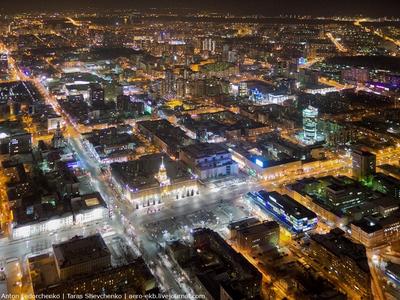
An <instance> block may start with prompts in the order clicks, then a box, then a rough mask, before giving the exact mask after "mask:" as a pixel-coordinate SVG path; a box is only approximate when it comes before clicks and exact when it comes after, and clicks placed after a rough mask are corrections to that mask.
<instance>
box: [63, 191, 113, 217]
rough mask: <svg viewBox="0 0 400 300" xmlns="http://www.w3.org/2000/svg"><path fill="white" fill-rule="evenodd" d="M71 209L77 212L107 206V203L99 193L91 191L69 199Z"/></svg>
mask: <svg viewBox="0 0 400 300" xmlns="http://www.w3.org/2000/svg"><path fill="white" fill-rule="evenodd" d="M71 206H72V211H73V212H74V213H77V212H79V211H83V210H89V209H94V208H97V207H104V208H107V204H106V202H105V201H104V199H103V198H102V197H101V195H100V193H92V194H87V195H83V196H80V197H78V198H73V199H71Z"/></svg>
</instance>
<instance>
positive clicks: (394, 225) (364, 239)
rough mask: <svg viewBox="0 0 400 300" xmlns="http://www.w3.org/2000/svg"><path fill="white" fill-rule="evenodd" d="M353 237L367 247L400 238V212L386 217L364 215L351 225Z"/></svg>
mask: <svg viewBox="0 0 400 300" xmlns="http://www.w3.org/2000/svg"><path fill="white" fill-rule="evenodd" d="M350 230H351V237H352V238H353V239H355V240H356V241H358V242H360V243H362V244H363V245H364V246H366V247H376V246H380V245H384V244H388V243H393V242H395V241H397V240H399V239H400V218H399V213H393V214H391V215H389V216H388V217H386V218H374V217H364V218H362V219H361V220H359V221H355V222H353V223H351V225H350Z"/></svg>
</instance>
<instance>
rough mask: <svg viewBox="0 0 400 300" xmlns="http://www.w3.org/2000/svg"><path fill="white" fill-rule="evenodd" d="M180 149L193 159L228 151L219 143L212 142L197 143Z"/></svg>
mask: <svg viewBox="0 0 400 300" xmlns="http://www.w3.org/2000/svg"><path fill="white" fill-rule="evenodd" d="M182 151H183V152H185V153H186V154H187V155H188V156H190V157H192V158H194V159H199V158H203V157H208V156H212V155H218V154H228V153H230V152H229V151H228V150H227V149H225V148H224V147H223V146H221V145H220V144H214V143H197V144H193V145H189V146H186V147H184V148H182Z"/></svg>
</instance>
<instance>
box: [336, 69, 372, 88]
mask: <svg viewBox="0 0 400 300" xmlns="http://www.w3.org/2000/svg"><path fill="white" fill-rule="evenodd" d="M342 80H344V81H345V82H349V83H351V84H354V83H355V84H357V83H366V82H367V81H369V71H368V69H364V68H355V67H352V68H350V69H347V70H343V71H342Z"/></svg>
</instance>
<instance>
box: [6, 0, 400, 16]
mask: <svg viewBox="0 0 400 300" xmlns="http://www.w3.org/2000/svg"><path fill="white" fill-rule="evenodd" d="M150 7H155V8H193V9H213V10H218V11H229V12H233V13H236V14H238V13H244V14H248V13H259V14H263V15H268V16H276V15H280V14H302V15H304V14H307V15H360V14H362V15H368V16H395V17H400V0H364V1H362V0H336V1H335V0H330V1H328V0H305V1H301V0H242V1H238V0H214V1H212V0H196V1H190V0H147V1H145V0H0V8H1V9H2V10H3V12H9V11H11V10H13V11H18V10H60V9H63V10H64V9H79V8H81V9H88V8H92V9H96V10H98V9H101V8H116V9H117V8H140V9H142V8H150Z"/></svg>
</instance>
